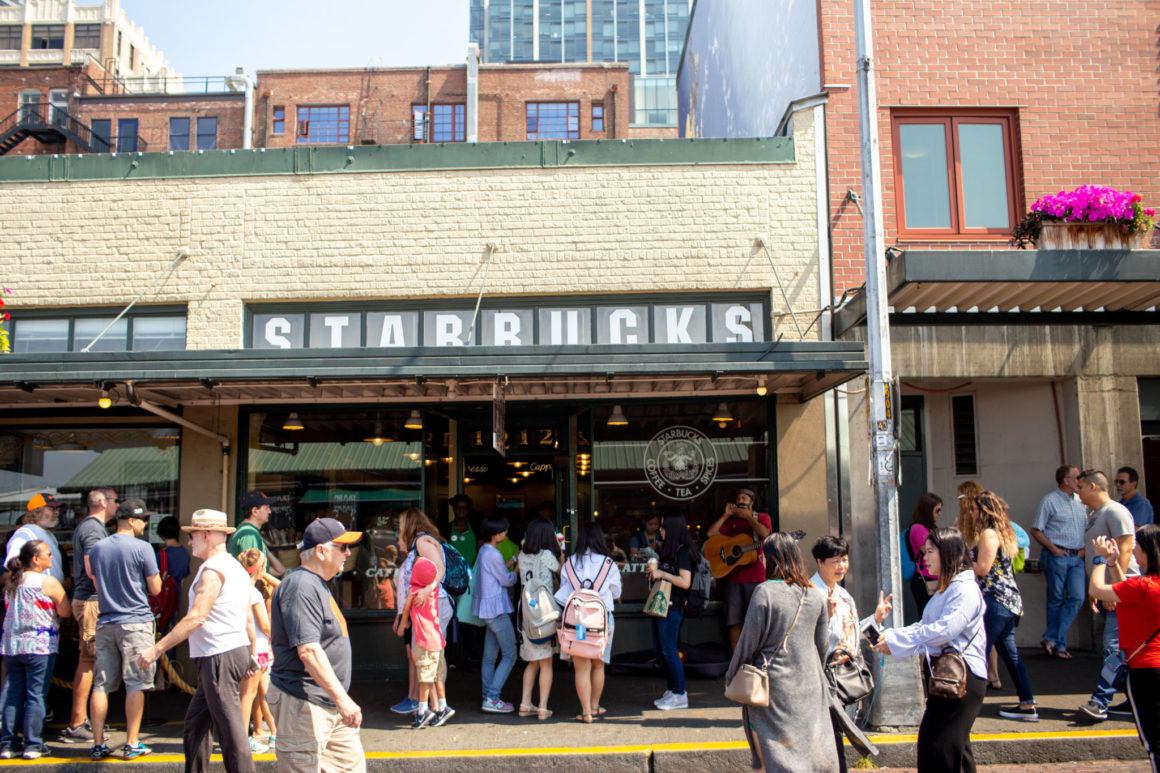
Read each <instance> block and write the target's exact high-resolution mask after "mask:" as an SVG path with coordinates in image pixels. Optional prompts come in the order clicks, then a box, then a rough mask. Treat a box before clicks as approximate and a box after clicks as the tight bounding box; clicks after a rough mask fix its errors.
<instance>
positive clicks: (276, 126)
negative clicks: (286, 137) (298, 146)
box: [270, 105, 286, 134]
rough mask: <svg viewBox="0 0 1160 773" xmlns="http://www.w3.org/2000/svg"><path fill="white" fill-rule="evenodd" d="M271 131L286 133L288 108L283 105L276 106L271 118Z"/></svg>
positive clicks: (273, 132) (272, 132)
mask: <svg viewBox="0 0 1160 773" xmlns="http://www.w3.org/2000/svg"><path fill="white" fill-rule="evenodd" d="M270 133H271V134H285V133H286V108H285V106H283V105H277V106H276V107H275V108H274V112H273V115H272V117H271V119H270Z"/></svg>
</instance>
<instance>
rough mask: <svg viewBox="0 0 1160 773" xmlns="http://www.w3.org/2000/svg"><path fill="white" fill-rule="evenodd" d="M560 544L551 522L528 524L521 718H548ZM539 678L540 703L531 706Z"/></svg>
mask: <svg viewBox="0 0 1160 773" xmlns="http://www.w3.org/2000/svg"><path fill="white" fill-rule="evenodd" d="M560 558H561V554H560V543H559V542H558V541H557V540H556V531H555V528H554V527H553V526H552V523H551V522H550V521H545V520H544V519H542V518H537V519H535V520H534V521H532V522H531V523H529V524H528V530H527V532H525V534H524V543H523V546H522V547H521V548H520V553H519V556H518V557H517V562H518V564H519V570H520V580H521V581H522V582H523V588H522V590H521V591H520V635H521V641H520V657H521V658H523V659H524V661H526V662H527V665H526V666H524V692H523V697H521V698H520V716H521V717H530V716H532V715H533V714H535V715H536V718H537V719H547V718H548V717H550V716H552V712H551V711H549V710H548V695H549V694H550V693H551V692H552V655H553V653H555V651H556V627H557V622H558V620H559V617H560V608H559V606H558V605H557V604H556V600H555V598H553V596H552V594H553V593H554V592H555V586H556V582H555V580H556V575H557V574H559V573H560ZM537 677H538V678H539V683H540V703H539V705H538V706H536V705H533V704H532V690H533V689H534V688H535V685H536V681H537Z"/></svg>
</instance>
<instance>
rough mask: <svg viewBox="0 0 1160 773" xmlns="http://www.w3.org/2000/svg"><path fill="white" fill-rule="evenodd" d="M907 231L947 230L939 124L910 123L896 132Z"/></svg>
mask: <svg viewBox="0 0 1160 773" xmlns="http://www.w3.org/2000/svg"><path fill="white" fill-rule="evenodd" d="M898 134H899V140H900V143H901V145H902V147H901V148H900V149H899V152H900V153H902V179H903V182H904V185H903V189H904V190H905V191H906V227H907V228H950V227H951V200H950V188H949V185H948V182H947V144H946V132H945V129H944V127H943V126H942V124H927V123H912V124H903V125H902V126H901V127H900V128H899V132H898Z"/></svg>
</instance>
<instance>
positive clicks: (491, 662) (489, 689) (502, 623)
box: [481, 615, 516, 701]
mask: <svg viewBox="0 0 1160 773" xmlns="http://www.w3.org/2000/svg"><path fill="white" fill-rule="evenodd" d="M483 624H484V625H485V626H487V632H486V633H485V634H484V636H483V663H482V664H481V669H482V675H483V697H484V698H490V699H492V700H493V701H498V700H499V693H500V691H501V690H503V686H504V684H506V683H507V678H508V676H509V675H510V674H511V672H512V668H514V667H515V664H516V629H515V628H513V627H512V618H511V615H500V616H498V617H493V618H491V619H490V620H484V621H483ZM497 650H498V653H497ZM497 654H498V655H499V656H500V657H499V663H496V662H495V661H496V655H497Z"/></svg>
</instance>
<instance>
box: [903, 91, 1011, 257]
mask: <svg viewBox="0 0 1160 773" xmlns="http://www.w3.org/2000/svg"><path fill="white" fill-rule="evenodd" d="M890 123H891V147H892V150H893V153H894V205H895V212H896V213H897V217H898V238H899V239H902V240H906V239H911V240H921V239H937V240H950V241H973V240H975V241H977V240H980V239H982V240H995V241H999V240H1004V239H1008V238H1010V236H1011V231H1012V229H1014V227H1015V224H1016V223H1017V222H1018V221H1019V214H1020V213H1021V212H1022V211H1023V185H1022V175H1021V174H1020V170H1019V159H1020V153H1019V140H1018V132H1017V128H1018V115H1017V113H1016V111H1015V110H1002V109H990V108H987V109H978V110H972V109H961V110H907V109H901V110H894V111H892V113H891V122H890ZM914 124H935V125H941V126H943V135H944V138H945V141H946V159H947V183H948V186H949V191H948V194H949V200H950V228H911V227H909V226H908V225H907V223H906V181H905V180H904V179H903V175H902V137H901V130H902V127H903V126H904V125H914ZM962 124H995V125H998V126H999V127H1000V128H1001V129H1002V133H1003V158H1004V166H1005V167H1006V168H1005V169H1004V170H1003V171H1004V173H1005V177H1006V180H1007V209H1008V215H1007V220H1008V226H1007V227H1006V228H969V227H967V226H966V225H965V223H966V211H965V209H964V202H963V183H962V160H961V159H960V157H959V139H958V128H959V126H960V125H962Z"/></svg>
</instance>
